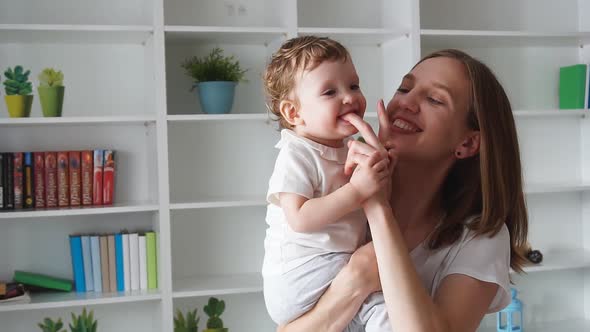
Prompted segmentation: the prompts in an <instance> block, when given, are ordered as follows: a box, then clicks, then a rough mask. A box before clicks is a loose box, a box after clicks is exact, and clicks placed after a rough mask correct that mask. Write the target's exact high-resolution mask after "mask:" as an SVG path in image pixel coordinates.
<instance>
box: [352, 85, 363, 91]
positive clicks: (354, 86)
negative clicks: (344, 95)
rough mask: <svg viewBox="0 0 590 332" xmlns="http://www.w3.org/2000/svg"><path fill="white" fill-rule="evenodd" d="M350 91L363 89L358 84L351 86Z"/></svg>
mask: <svg viewBox="0 0 590 332" xmlns="http://www.w3.org/2000/svg"><path fill="white" fill-rule="evenodd" d="M350 89H351V90H360V89H361V87H360V86H359V85H358V84H353V85H351V86H350Z"/></svg>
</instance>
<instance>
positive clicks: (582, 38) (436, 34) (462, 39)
mask: <svg viewBox="0 0 590 332" xmlns="http://www.w3.org/2000/svg"><path fill="white" fill-rule="evenodd" d="M420 34H421V36H422V45H428V46H429V47H433V48H441V47H459V46H464V45H469V46H470V47H482V48H485V47H502V46H504V47H507V46H543V47H553V46H554V47H558V46H572V47H577V46H579V45H583V44H587V43H588V42H590V32H537V31H491V30H444V29H422V30H421V31H420Z"/></svg>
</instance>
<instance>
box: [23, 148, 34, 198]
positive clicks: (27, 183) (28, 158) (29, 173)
mask: <svg viewBox="0 0 590 332" xmlns="http://www.w3.org/2000/svg"><path fill="white" fill-rule="evenodd" d="M24 156H25V172H24V188H25V191H24V195H23V197H24V204H23V207H24V208H25V209H30V208H32V207H33V206H35V196H34V193H33V188H34V177H33V153H32V152H25V153H24Z"/></svg>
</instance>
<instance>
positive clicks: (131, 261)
mask: <svg viewBox="0 0 590 332" xmlns="http://www.w3.org/2000/svg"><path fill="white" fill-rule="evenodd" d="M156 248H157V245H156V233H155V232H151V231H150V232H146V233H141V234H140V233H117V234H107V235H104V234H103V235H70V253H71V257H72V269H73V272H74V285H75V289H76V292H126V291H134V290H148V289H157V288H158V268H157V258H156V257H157V249H156Z"/></svg>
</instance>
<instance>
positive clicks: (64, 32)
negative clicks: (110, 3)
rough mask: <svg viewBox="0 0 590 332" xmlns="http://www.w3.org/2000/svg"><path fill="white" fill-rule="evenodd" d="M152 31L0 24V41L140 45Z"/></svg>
mask: <svg viewBox="0 0 590 332" xmlns="http://www.w3.org/2000/svg"><path fill="white" fill-rule="evenodd" d="M153 31H154V29H153V27H152V26H143V25H129V26H127V25H65V24H0V43H19V44H22V43H41V44H60V43H81V44H93V43H106V44H110V43H115V44H118V43H124V44H141V43H144V42H145V41H146V40H147V39H148V38H149V37H150V35H152V34H153Z"/></svg>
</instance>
